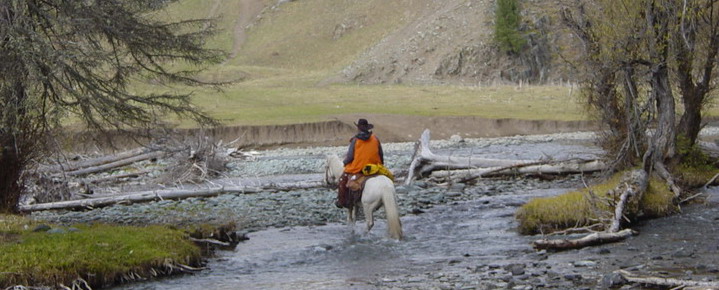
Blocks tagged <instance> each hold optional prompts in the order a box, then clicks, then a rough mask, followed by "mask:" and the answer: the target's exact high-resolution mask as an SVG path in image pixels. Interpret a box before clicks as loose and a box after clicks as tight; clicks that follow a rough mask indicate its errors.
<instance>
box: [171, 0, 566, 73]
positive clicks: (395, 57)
mask: <svg viewBox="0 0 719 290" xmlns="http://www.w3.org/2000/svg"><path fill="white" fill-rule="evenodd" d="M494 5H495V1H493V0H445V1H435V0H400V1H384V0H367V1H356V0H341V1H338V0H296V1H287V0H280V1H274V0H239V1H235V0H213V1H210V2H206V1H199V0H185V1H181V2H180V4H179V5H176V7H172V9H170V11H171V12H170V13H173V14H174V15H178V16H181V17H191V16H194V17H206V16H210V17H218V18H219V19H220V21H219V26H220V28H221V29H222V33H221V34H220V35H218V36H217V37H216V38H215V39H213V41H212V42H211V44H212V45H213V46H216V47H219V48H222V49H224V50H226V51H228V52H230V57H229V59H228V60H227V62H226V63H225V64H224V68H223V69H225V70H227V69H229V70H231V71H232V70H242V69H240V68H241V67H245V70H243V72H244V73H247V75H245V77H261V76H262V75H263V74H266V73H268V71H267V70H262V72H254V73H253V72H251V71H252V70H253V69H247V67H253V68H255V69H257V68H258V67H259V68H265V69H276V70H292V71H313V72H321V73H322V74H323V75H324V77H320V79H321V82H320V83H321V84H327V83H337V82H339V83H345V82H357V83H366V84H382V83H411V84H442V83H454V84H464V85H476V84H478V83H484V84H490V83H496V82H498V81H518V80H524V81H525V82H526V81H527V80H530V79H532V75H533V74H534V75H536V74H538V73H539V74H542V76H541V77H539V78H537V80H541V81H553V80H558V79H559V78H560V77H559V75H560V74H558V73H556V72H555V71H556V69H555V70H554V71H552V70H551V67H552V65H554V66H556V63H557V61H556V60H553V59H552V53H556V52H554V51H553V50H552V48H551V47H548V42H547V41H546V38H547V37H550V36H549V33H548V32H547V31H548V30H549V29H548V28H549V18H548V17H547V16H543V15H541V14H539V13H537V12H536V11H545V10H547V9H546V7H541V5H539V6H538V5H537V4H534V5H525V6H526V7H525V11H524V14H525V16H524V17H525V23H526V26H527V28H526V29H527V30H529V29H533V30H532V32H531V33H528V34H529V35H530V38H531V39H535V40H533V41H532V42H530V45H531V46H532V47H531V49H529V50H528V51H529V52H528V53H529V54H527V55H524V56H514V57H509V56H507V54H506V53H502V52H499V51H498V49H496V47H495V45H493V43H492V32H493V17H494V15H493V14H494ZM545 5H548V6H551V4H545ZM533 11H534V12H533ZM537 15H538V16H537ZM543 38H544V39H545V40H544V42H542V41H537V40H536V39H543ZM248 70H249V71H248ZM275 73H277V72H275ZM535 78H536V77H535Z"/></svg>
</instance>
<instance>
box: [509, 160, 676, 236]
mask: <svg viewBox="0 0 719 290" xmlns="http://www.w3.org/2000/svg"><path fill="white" fill-rule="evenodd" d="M623 174H624V172H619V173H616V174H614V175H613V176H612V177H610V178H609V179H607V180H606V181H604V182H602V183H598V184H595V185H592V186H588V187H586V188H583V189H580V190H576V191H570V192H567V193H565V194H561V195H558V196H552V197H544V198H536V199H532V200H531V201H529V202H527V203H526V204H524V205H523V206H522V207H520V209H519V210H517V213H516V214H515V216H516V218H517V220H518V222H519V226H518V230H519V232H520V233H522V234H527V235H531V234H540V233H541V234H549V233H552V232H556V231H561V230H566V229H571V228H587V229H593V230H597V231H599V230H602V229H604V225H602V224H601V223H602V221H605V222H606V221H608V220H610V219H611V218H612V215H613V214H614V205H616V203H617V201H618V198H619V194H616V193H612V189H614V188H616V187H617V185H618V184H619V182H620V181H621V176H622V175H623ZM677 209H678V208H677V207H676V205H675V203H674V194H673V193H672V192H671V191H670V190H669V189H668V188H667V187H666V186H664V185H663V182H662V180H660V179H659V178H656V177H654V178H650V180H649V186H648V189H647V191H646V192H645V193H644V195H643V196H642V200H641V202H640V203H639V204H638V205H636V206H634V207H630V210H629V211H627V212H625V214H626V215H628V216H631V217H632V220H634V219H633V218H634V217H640V216H641V217H644V218H649V217H662V216H666V215H669V214H672V213H674V212H676V211H677Z"/></svg>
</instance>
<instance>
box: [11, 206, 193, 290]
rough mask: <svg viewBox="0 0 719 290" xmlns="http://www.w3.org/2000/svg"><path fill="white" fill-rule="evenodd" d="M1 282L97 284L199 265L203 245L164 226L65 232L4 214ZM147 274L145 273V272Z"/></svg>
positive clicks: (91, 227) (90, 227)
mask: <svg viewBox="0 0 719 290" xmlns="http://www.w3.org/2000/svg"><path fill="white" fill-rule="evenodd" d="M0 220H2V222H1V223H0V236H11V237H12V239H11V240H5V241H3V242H1V243H0V269H2V271H1V272H0V287H2V288H5V287H10V286H13V285H31V286H50V287H55V286H57V285H59V284H65V285H70V284H71V283H72V281H74V280H76V279H77V278H82V279H84V280H85V281H87V282H88V283H89V284H90V285H91V286H93V287H101V286H106V285H111V284H114V283H116V282H117V281H121V280H122V279H123V277H124V275H126V274H128V273H137V274H140V275H141V276H144V277H148V276H150V273H151V271H153V270H162V269H166V268H167V267H168V266H171V265H173V264H174V265H176V264H183V265H196V264H197V263H198V261H199V260H200V249H199V248H198V247H197V246H196V245H195V244H193V243H192V242H191V241H189V240H188V239H187V234H186V233H185V232H183V231H180V230H174V229H169V228H167V227H163V226H147V227H130V226H113V225H105V224H96V225H80V226H77V228H76V229H67V228H66V229H65V230H66V232H64V233H48V232H33V231H32V229H33V228H34V227H33V226H32V224H33V222H31V221H29V220H26V219H23V218H21V217H16V216H0ZM143 274H145V275H143Z"/></svg>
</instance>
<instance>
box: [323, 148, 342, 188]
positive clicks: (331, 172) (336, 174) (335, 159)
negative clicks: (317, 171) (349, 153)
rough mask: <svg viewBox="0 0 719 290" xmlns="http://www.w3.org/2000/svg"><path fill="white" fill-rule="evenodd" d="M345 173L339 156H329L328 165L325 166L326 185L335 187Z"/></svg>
mask: <svg viewBox="0 0 719 290" xmlns="http://www.w3.org/2000/svg"><path fill="white" fill-rule="evenodd" d="M342 171H344V165H343V164H342V161H341V160H340V157H339V156H337V154H327V163H326V164H325V184H326V185H329V186H335V185H337V184H338V183H339V181H340V176H341V175H342Z"/></svg>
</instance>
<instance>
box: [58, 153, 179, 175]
mask: <svg viewBox="0 0 719 290" xmlns="http://www.w3.org/2000/svg"><path fill="white" fill-rule="evenodd" d="M164 155H165V152H164V151H153V152H147V153H143V154H140V155H136V156H133V157H130V158H125V159H121V160H117V161H115V162H110V163H107V164H103V165H99V166H93V167H87V168H83V169H78V170H74V171H69V172H65V174H66V175H69V176H79V175H86V174H91V173H98V172H103V171H108V170H110V169H114V168H118V167H122V166H125V165H130V164H132V163H135V162H139V161H144V160H148V159H152V158H158V157H162V156H164Z"/></svg>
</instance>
